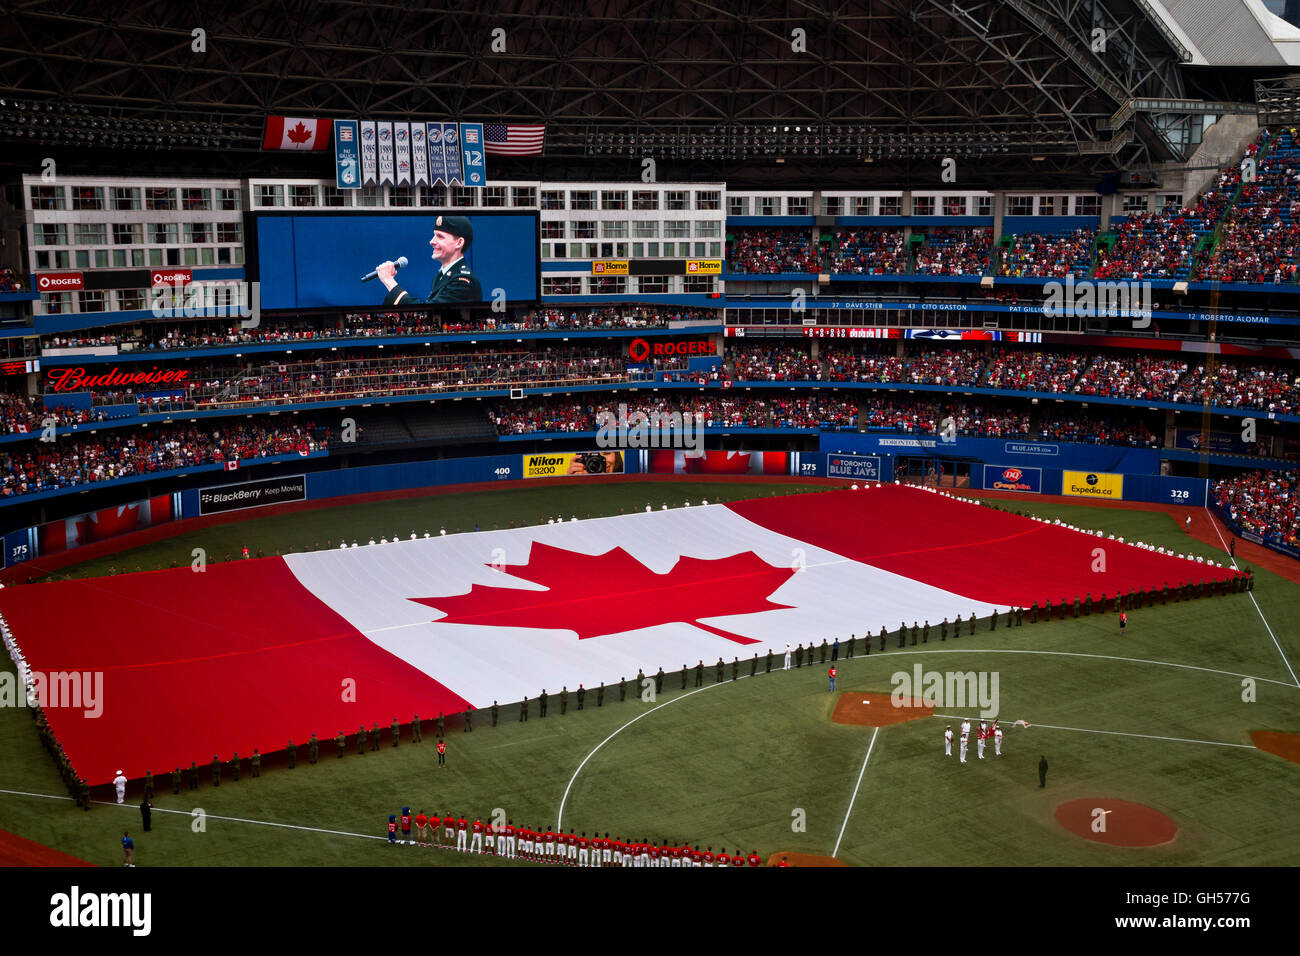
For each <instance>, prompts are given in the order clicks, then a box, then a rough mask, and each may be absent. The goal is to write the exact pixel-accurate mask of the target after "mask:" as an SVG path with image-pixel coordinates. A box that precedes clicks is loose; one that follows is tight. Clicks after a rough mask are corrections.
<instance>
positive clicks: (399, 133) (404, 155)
mask: <svg viewBox="0 0 1300 956" xmlns="http://www.w3.org/2000/svg"><path fill="white" fill-rule="evenodd" d="M393 151H394V154H395V155H396V158H397V185H399V186H405V185H407V184H409V183H410V181H411V124H410V123H394V124H393Z"/></svg>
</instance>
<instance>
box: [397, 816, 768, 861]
mask: <svg viewBox="0 0 1300 956" xmlns="http://www.w3.org/2000/svg"><path fill="white" fill-rule="evenodd" d="M412 824H414V825H415V834H414V836H412V833H411V825H412ZM399 828H400V833H401V836H400V837H399V836H398V833H399ZM388 842H389V843H392V844H399V843H401V844H410V845H412V846H422V847H434V848H439V849H448V850H450V849H455V850H457V851H459V852H461V853H482V854H485V855H488V856H496V857H500V858H502V859H509V860H514V859H522V860H532V861H534V862H538V863H554V864H560V865H564V866H732V867H739V866H751V867H756V866H761V865H762V862H763V861H762V858H761V857H759V855H758V851H757V850H754V851H752V852H751V853H750V854H749V855H748V856H746V855H745V853H744V851H742V850H737V851H736V853H735V854H734V855H732V854H728V853H727V851H726V848H725V847H724V848H722V849H719V850H718V852H717V853H714V852H713V847H712V846H709V847H706V848H705V849H703V850H701V849H700V848H699V847H698V846H690V845H688V844H681V845H679V844H676V843H671V842H669V841H667V840H665V841H663V842H662V843H651V842H650V841H648V840H645V839H642V840H640V841H627V840H623V839H622V838H621V837H611V836H610V835H609V834H608V833H606V834H605V835H604V836H603V837H602V836H601V835H600V834H599V833H593V834H592V835H591V836H590V837H588V836H587V834H586V832H585V831H584V832H582V833H581V834H579V833H575V832H574V831H573V830H572V829H570V830H569V832H568V833H564V832H563V831H556V830H553V829H551V828H550V827H549V826H548V827H547V828H546V829H545V830H530V829H529V828H528V827H516V826H515V825H514V821H513V820H507V821H506V822H505V823H504V824H486V823H484V822H483V820H482V818H478V819H475V820H474V821H473V822H472V823H471V822H470V821H468V820H466V819H465V818H464V817H457V816H455V815H454V814H451V813H449V814H447V815H446V816H444V817H441V818H440V817H439V816H438V815H437V814H436V813H435V814H434V815H433V816H431V817H430V816H426V815H425V813H424V811H423V810H421V811H419V813H417V814H416V815H415V816H414V817H413V816H412V815H411V808H410V807H403V808H402V813H401V817H400V819H399V817H398V815H397V814H390V815H389V817H388ZM777 865H778V866H786V865H787V864H786V863H785V862H784V861H782V862H781V863H778V864H777Z"/></svg>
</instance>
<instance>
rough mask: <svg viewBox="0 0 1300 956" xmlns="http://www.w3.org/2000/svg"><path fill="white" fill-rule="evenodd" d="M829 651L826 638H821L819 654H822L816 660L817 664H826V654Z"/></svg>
mask: <svg viewBox="0 0 1300 956" xmlns="http://www.w3.org/2000/svg"><path fill="white" fill-rule="evenodd" d="M830 649H831V646H830V645H829V644H827V643H826V638H824V637H823V638H822V646H821V652H822V654H821V657H820V658H819V659H818V661H817V662H818V663H819V664H825V663H826V652H827V651H829V650H830Z"/></svg>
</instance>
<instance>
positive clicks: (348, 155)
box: [334, 120, 361, 189]
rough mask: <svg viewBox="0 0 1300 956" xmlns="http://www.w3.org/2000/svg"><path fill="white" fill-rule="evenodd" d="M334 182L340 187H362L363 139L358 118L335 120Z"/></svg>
mask: <svg viewBox="0 0 1300 956" xmlns="http://www.w3.org/2000/svg"><path fill="white" fill-rule="evenodd" d="M334 183H335V185H336V186H337V187H338V188H339V189H360V188H361V141H360V137H359V134H358V130H357V121H356V120H335V122H334Z"/></svg>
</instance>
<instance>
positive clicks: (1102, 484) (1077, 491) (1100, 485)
mask: <svg viewBox="0 0 1300 956" xmlns="http://www.w3.org/2000/svg"><path fill="white" fill-rule="evenodd" d="M1061 494H1063V495H1070V496H1072V497H1074V498H1109V499H1110V500H1111V501H1123V500H1124V476H1123V475H1111V474H1106V473H1104V472H1095V471H1066V472H1062V473H1061Z"/></svg>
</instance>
